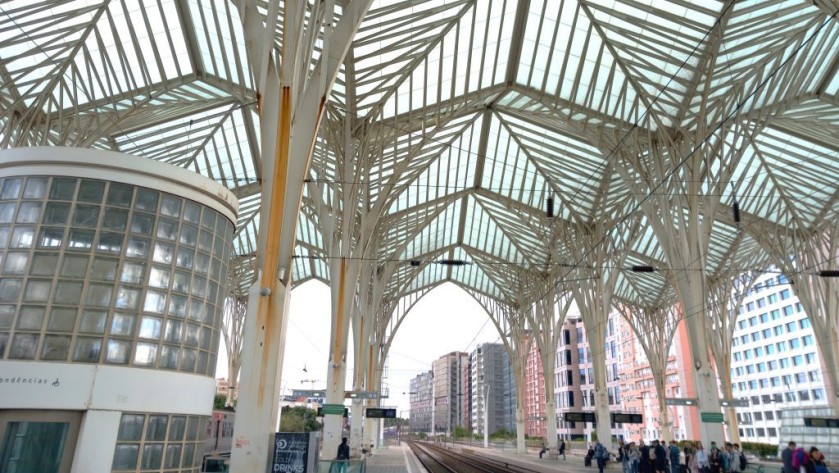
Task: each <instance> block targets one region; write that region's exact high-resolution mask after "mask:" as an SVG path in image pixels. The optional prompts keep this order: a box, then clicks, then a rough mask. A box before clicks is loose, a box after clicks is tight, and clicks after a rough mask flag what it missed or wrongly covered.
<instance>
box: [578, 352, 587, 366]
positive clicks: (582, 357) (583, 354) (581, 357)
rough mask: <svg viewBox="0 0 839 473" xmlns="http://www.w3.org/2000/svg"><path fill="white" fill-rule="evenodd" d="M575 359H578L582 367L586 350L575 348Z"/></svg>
mask: <svg viewBox="0 0 839 473" xmlns="http://www.w3.org/2000/svg"><path fill="white" fill-rule="evenodd" d="M577 357H578V358H579V359H580V361H579V363H580V364H581V365H584V364H585V363H586V349H585V348H577Z"/></svg>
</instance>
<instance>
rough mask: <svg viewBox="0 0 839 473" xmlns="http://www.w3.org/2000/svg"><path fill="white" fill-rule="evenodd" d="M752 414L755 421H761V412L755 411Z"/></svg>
mask: <svg viewBox="0 0 839 473" xmlns="http://www.w3.org/2000/svg"><path fill="white" fill-rule="evenodd" d="M754 416H755V420H757V421H762V420H763V413H761V412H755V414H754Z"/></svg>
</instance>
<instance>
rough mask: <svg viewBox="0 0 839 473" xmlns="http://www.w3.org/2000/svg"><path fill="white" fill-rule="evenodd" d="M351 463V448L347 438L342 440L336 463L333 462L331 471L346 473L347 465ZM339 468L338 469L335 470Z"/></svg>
mask: <svg viewBox="0 0 839 473" xmlns="http://www.w3.org/2000/svg"><path fill="white" fill-rule="evenodd" d="M349 461H350V446H349V445H347V438H346V437H343V438H342V439H341V445H338V454H337V455H335V461H334V462H332V467H331V468H330V471H332V472H335V473H344V472H345V471H347V463H349ZM336 466H337V469H336V468H335V467H336Z"/></svg>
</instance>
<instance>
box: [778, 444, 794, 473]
mask: <svg viewBox="0 0 839 473" xmlns="http://www.w3.org/2000/svg"><path fill="white" fill-rule="evenodd" d="M794 451H795V442H792V441H790V443H788V444H787V448H785V449H784V450H783V451H782V452H781V460H782V461H783V462H784V468H783V473H798V471H796V469H795V468H793V467H792V452H794Z"/></svg>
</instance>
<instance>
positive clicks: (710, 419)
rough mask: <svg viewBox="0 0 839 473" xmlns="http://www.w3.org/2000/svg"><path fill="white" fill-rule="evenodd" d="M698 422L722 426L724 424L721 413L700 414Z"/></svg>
mask: <svg viewBox="0 0 839 473" xmlns="http://www.w3.org/2000/svg"><path fill="white" fill-rule="evenodd" d="M699 420H701V421H702V422H704V423H706V424H722V423H723V422H725V418H724V417H723V415H722V412H700V413H699Z"/></svg>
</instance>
